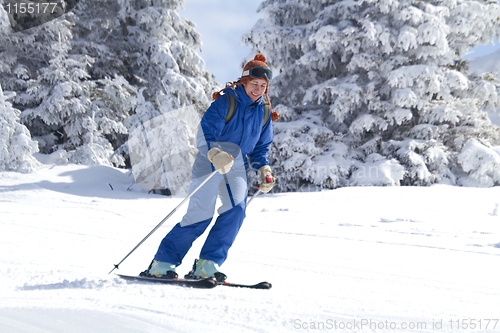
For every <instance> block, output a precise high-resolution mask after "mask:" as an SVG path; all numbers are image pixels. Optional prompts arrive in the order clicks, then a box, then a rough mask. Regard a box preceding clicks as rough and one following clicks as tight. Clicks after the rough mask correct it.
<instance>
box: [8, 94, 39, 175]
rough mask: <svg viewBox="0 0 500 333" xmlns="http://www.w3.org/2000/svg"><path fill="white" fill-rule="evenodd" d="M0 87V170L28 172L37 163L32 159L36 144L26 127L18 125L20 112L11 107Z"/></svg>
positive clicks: (36, 149) (36, 147) (36, 165)
mask: <svg viewBox="0 0 500 333" xmlns="http://www.w3.org/2000/svg"><path fill="white" fill-rule="evenodd" d="M8 97H14V94H13V93H12V94H10V96H5V95H4V92H3V90H2V87H1V86H0V170H7V171H18V172H23V173H26V172H30V171H32V170H33V169H35V168H37V167H38V165H39V163H38V162H37V160H36V159H35V158H34V157H33V154H34V153H36V152H38V144H37V142H36V141H33V140H31V136H30V133H29V131H28V129H27V128H26V126H24V125H22V124H20V123H19V115H20V114H21V111H19V110H17V109H15V108H13V107H12V104H11V103H9V102H8V101H7V99H8Z"/></svg>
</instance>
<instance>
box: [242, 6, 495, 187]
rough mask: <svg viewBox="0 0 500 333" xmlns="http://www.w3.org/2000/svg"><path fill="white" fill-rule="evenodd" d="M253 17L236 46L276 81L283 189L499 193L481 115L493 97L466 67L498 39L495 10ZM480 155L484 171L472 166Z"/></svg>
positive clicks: (273, 9)
mask: <svg viewBox="0 0 500 333" xmlns="http://www.w3.org/2000/svg"><path fill="white" fill-rule="evenodd" d="M259 10H260V11H262V12H264V15H265V17H264V19H262V20H261V21H259V22H258V23H257V24H256V25H255V26H254V28H253V29H252V30H251V31H250V32H249V33H247V34H246V35H244V36H243V38H242V41H243V42H244V43H245V44H246V45H248V46H250V47H251V48H252V49H254V50H255V51H258V52H262V53H264V54H265V55H266V56H267V57H268V58H269V60H270V65H271V66H272V67H273V68H274V69H275V70H276V71H277V72H279V73H280V75H279V76H278V77H277V78H276V79H275V80H274V81H273V82H272V84H271V88H270V95H271V97H272V99H273V104H274V105H277V107H276V109H277V111H278V112H279V113H280V114H281V116H282V117H281V118H282V121H281V122H277V123H275V126H274V130H275V140H274V144H273V146H272V147H271V149H272V150H271V161H272V164H273V166H274V167H275V169H277V170H282V172H279V173H280V176H279V180H280V185H281V188H282V189H283V190H287V189H288V190H297V189H298V188H300V184H301V183H300V182H296V181H295V180H300V181H303V182H306V183H310V184H315V185H318V186H326V187H330V188H333V187H337V186H343V185H348V184H380V185H383V184H404V185H427V184H432V183H448V184H459V185H462V184H463V185H479V186H490V185H492V184H499V182H498V176H499V174H498V172H499V171H492V170H494V169H495V168H494V163H496V162H494V161H496V157H495V154H496V152H495V149H494V146H496V145H499V144H500V134H499V130H498V127H496V126H493V125H491V124H490V122H489V120H488V118H487V117H486V114H485V112H484V109H485V108H487V107H491V108H498V106H499V104H500V99H499V91H500V90H499V87H500V86H499V84H498V81H495V80H493V79H492V78H491V76H488V75H487V74H485V75H482V76H475V75H468V72H467V66H466V65H467V64H466V62H463V61H462V56H463V55H464V54H465V52H466V51H467V50H468V48H469V47H470V46H472V45H477V44H484V43H487V42H489V41H491V40H492V39H493V38H494V36H495V35H499V33H500V6H499V4H498V2H496V1H463V0H457V1H441V0H439V1H438V0H436V1H420V0H399V1H398V0H383V1H374V0H359V1H352V0H345V1H342V0H340V1H339V0H325V1H306V0H266V1H264V2H263V3H262V5H261V6H260V8H259ZM278 104H279V105H278ZM479 146H481V147H482V148H484V150H485V152H483V153H484V154H486V152H487V153H488V154H490V155H488V156H491V158H489V159H488V161H491V163H493V164H490V165H489V166H488V167H487V168H485V170H486V169H487V170H488V171H478V170H475V169H474V168H473V167H471V165H472V164H473V163H470V162H471V161H470V158H471V156H484V154H482V155H481V153H478V152H476V153H475V154H471V152H470V150H475V149H476V148H477V147H479ZM467 152H468V153H467ZM496 170H498V168H497V169H496ZM478 172H479V175H478V174H477V173H478Z"/></svg>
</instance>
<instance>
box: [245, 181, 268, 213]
mask: <svg viewBox="0 0 500 333" xmlns="http://www.w3.org/2000/svg"><path fill="white" fill-rule="evenodd" d="M266 181H267V182H268V183H272V181H273V178H272V177H271V175H266ZM259 187H260V186H259ZM260 192H261V190H260V188H259V189H258V190H257V192H255V193H254V195H252V197H251V198H250V200H248V202H247V207H248V205H250V203H251V202H252V200H253V199H255V197H256V196H258V195H259V193H260Z"/></svg>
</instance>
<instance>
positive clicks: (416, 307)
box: [0, 165, 500, 333]
mask: <svg viewBox="0 0 500 333" xmlns="http://www.w3.org/2000/svg"><path fill="white" fill-rule="evenodd" d="M131 182H132V178H131V176H130V175H129V173H127V172H125V171H123V170H118V169H114V168H110V167H102V166H101V167H83V166H75V165H67V166H56V165H44V167H42V168H41V169H40V170H39V171H37V172H34V173H32V174H20V173H11V172H1V173H0V253H1V254H2V255H1V257H0V261H1V264H0V295H2V296H1V297H0V331H1V332H16V333H19V332H30V333H32V332H51V333H52V332H61V333H62V332H64V333H71V332H126V333H128V332H200V331H203V332H217V333H221V332H316V331H333V330H334V328H335V326H336V327H337V331H343V332H354V331H357V332H368V331H372V332H374V331H376V332H386V331H387V332H388V331H391V332H394V331H403V330H404V328H405V327H408V328H411V327H414V328H415V329H413V331H416V332H417V331H418V332H423V331H431V330H432V331H435V332H456V331H458V325H461V326H460V327H461V328H463V327H465V326H463V325H469V327H472V325H473V324H474V325H476V327H477V328H479V325H481V327H482V329H481V331H484V332H493V331H498V329H500V323H499V322H498V299H499V296H500V285H499V281H500V271H499V270H498V267H499V265H500V216H499V215H500V211H499V210H500V209H499V204H500V199H499V198H500V188H498V187H493V188H463V187H450V186H443V185H440V186H432V187H353V188H342V189H338V190H332V191H323V192H310V193H289V194H271V195H265V196H264V195H263V196H260V197H258V198H257V199H256V200H255V201H254V202H253V203H252V204H251V205H250V206H249V207H248V210H247V218H246V220H245V223H244V225H243V228H242V230H241V233H240V235H239V237H238V239H237V240H236V243H235V245H234V246H233V248H232V249H231V253H230V256H229V259H228V261H227V262H226V263H225V264H224V265H223V266H222V268H223V271H224V272H225V273H226V274H227V275H228V276H229V280H231V281H235V282H242V283H256V282H260V281H263V280H268V281H270V282H272V283H273V289H271V290H268V291H267V290H244V289H232V288H224V287H217V288H215V289H212V290H197V289H186V288H181V287H174V286H164V285H151V284H147V283H139V282H126V281H124V280H121V279H119V278H117V277H116V276H115V275H114V274H111V275H108V272H109V271H110V270H111V269H112V268H113V264H116V263H117V262H118V261H119V260H120V259H121V258H123V256H124V255H125V254H126V253H128V251H129V250H130V249H131V248H132V247H133V246H135V244H137V243H138V242H139V241H140V240H141V239H142V238H143V237H144V236H145V235H146V234H147V233H148V232H149V231H150V230H151V229H152V228H153V227H154V226H155V225H156V224H157V223H158V222H159V221H161V219H162V218H163V217H164V216H166V215H167V214H168V213H169V212H170V211H171V210H172V209H173V208H174V207H175V206H176V205H177V204H178V203H179V202H180V200H181V199H177V198H168V197H163V196H158V195H147V194H145V193H139V192H134V191H128V190H127V189H128V188H129V186H130V184H131ZM183 213H184V211H183V210H182V209H181V210H180V211H179V212H177V213H176V214H175V215H174V216H173V217H172V219H171V220H169V221H167V223H165V225H164V226H163V227H162V228H160V229H159V230H158V232H157V233H155V234H154V235H153V236H152V237H151V238H150V239H149V240H148V241H146V242H145V243H144V244H143V245H142V246H141V247H140V248H139V249H138V250H137V251H136V252H135V253H134V254H133V255H132V256H131V257H130V258H129V259H127V260H126V261H125V262H124V263H123V264H122V265H121V266H120V270H119V272H120V273H130V274H136V273H138V272H140V271H141V270H144V269H145V268H146V267H147V265H148V264H149V262H150V260H151V258H152V256H153V254H154V253H155V251H156V248H157V246H158V244H159V241H160V240H161V239H162V238H163V236H164V235H165V234H166V232H168V230H169V229H170V228H171V227H172V226H173V225H174V224H175V223H176V222H178V221H179V219H180V218H181V216H182V214H183ZM202 241H203V240H199V241H198V242H196V243H195V245H194V248H193V250H192V251H191V252H190V253H189V254H188V257H187V258H186V260H185V262H184V263H183V265H182V266H180V267H179V269H178V271H179V273H181V274H183V273H185V272H187V271H188V270H189V269H190V266H191V264H192V261H193V259H194V258H196V255H197V254H198V252H199V249H200V247H201V243H202ZM495 318H497V319H495Z"/></svg>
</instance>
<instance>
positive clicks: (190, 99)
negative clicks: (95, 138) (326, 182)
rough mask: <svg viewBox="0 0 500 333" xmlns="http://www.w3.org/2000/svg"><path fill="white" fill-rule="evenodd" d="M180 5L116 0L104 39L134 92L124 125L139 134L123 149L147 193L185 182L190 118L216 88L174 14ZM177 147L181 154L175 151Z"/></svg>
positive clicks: (196, 41) (171, 0)
mask: <svg viewBox="0 0 500 333" xmlns="http://www.w3.org/2000/svg"><path fill="white" fill-rule="evenodd" d="M183 3H184V1H182V0H119V1H118V4H119V12H118V15H117V17H118V19H119V24H120V25H119V28H118V27H117V26H115V28H114V30H113V31H112V32H111V31H110V35H109V37H106V38H107V41H108V43H107V45H109V44H113V43H114V44H116V45H123V46H126V47H121V48H120V52H119V53H118V57H117V59H118V63H120V62H121V63H123V64H124V65H126V67H124V68H126V72H125V73H123V74H121V73H120V74H121V75H123V76H124V77H125V78H126V79H127V80H128V81H129V82H130V83H131V84H132V85H134V86H135V87H137V88H138V93H137V98H136V104H135V105H134V107H133V111H132V112H131V117H130V118H129V119H128V120H127V121H126V122H125V126H126V127H127V128H128V129H129V131H130V132H134V131H135V130H137V131H136V133H139V135H138V136H135V137H134V140H133V142H134V143H133V144H129V145H128V149H129V150H130V151H131V154H130V155H132V153H133V154H134V156H136V159H138V160H139V161H140V162H136V163H138V164H136V165H135V166H133V170H134V175H136V178H137V175H141V176H140V178H141V179H154V181H153V184H152V186H151V187H149V188H148V189H151V188H152V187H153V186H154V187H155V188H156V189H158V188H163V187H165V186H169V185H168V184H167V183H168V182H169V180H168V179H170V180H175V179H178V178H183V179H185V178H186V177H185V172H186V170H187V171H188V174H189V173H190V168H189V167H187V168H186V161H190V160H191V156H192V153H193V150H194V149H195V147H194V140H193V137H192V135H193V133H195V132H196V126H197V125H198V124H194V122H193V119H194V118H196V117H198V120H199V118H200V116H201V115H202V114H203V113H204V112H205V110H206V109H207V108H208V106H209V105H210V102H211V95H212V93H213V92H214V91H215V90H216V89H217V88H218V87H217V84H216V83H215V82H214V81H213V79H212V76H211V75H210V74H209V73H208V71H206V70H205V68H204V66H205V64H204V62H203V60H202V59H201V57H200V56H199V55H198V54H197V53H196V49H197V48H201V38H200V35H199V34H198V33H197V32H196V31H195V28H194V25H193V23H191V22H190V21H188V20H186V19H184V18H182V17H181V16H180V15H179V13H178V9H179V7H180V6H181V5H182V4H183ZM98 62H99V60H98ZM117 69H119V68H117ZM193 111H194V112H195V114H197V116H194V115H193V114H192V112H193ZM170 113H172V114H170ZM186 120H188V121H186ZM193 127H194V128H193ZM145 131H154V132H155V133H154V134H153V133H145ZM143 134H144V135H143ZM136 138H137V139H138V140H135V139H136ZM139 139H140V140H139ZM180 147H183V150H182V151H177V150H178V149H179V148H180ZM144 161H147V163H144ZM151 172H153V173H154V174H150V173H151ZM145 173H146V174H147V175H145ZM165 175H169V176H168V177H165ZM167 178H168V179H167ZM175 182H177V181H175Z"/></svg>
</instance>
